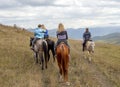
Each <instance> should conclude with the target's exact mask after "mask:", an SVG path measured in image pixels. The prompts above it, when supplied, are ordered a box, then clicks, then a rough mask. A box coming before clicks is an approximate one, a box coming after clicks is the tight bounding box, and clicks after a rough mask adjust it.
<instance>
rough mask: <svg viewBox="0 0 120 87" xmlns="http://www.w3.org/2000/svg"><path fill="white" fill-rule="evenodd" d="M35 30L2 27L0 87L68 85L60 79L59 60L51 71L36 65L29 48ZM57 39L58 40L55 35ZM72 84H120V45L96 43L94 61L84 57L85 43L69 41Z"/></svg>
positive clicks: (115, 86) (98, 86)
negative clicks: (83, 46)
mask: <svg viewBox="0 0 120 87" xmlns="http://www.w3.org/2000/svg"><path fill="white" fill-rule="evenodd" d="M30 36H33V34H32V33H30V32H27V31H25V30H20V29H19V30H18V29H15V28H13V27H10V26H0V87H66V86H64V85H63V84H62V83H59V82H58V72H59V70H58V66H57V62H55V63H53V59H52V58H51V59H50V61H49V63H48V69H47V70H43V71H42V70H41V66H40V64H35V61H34V58H33V52H32V51H31V50H30V48H29V37H30ZM52 39H53V40H55V41H56V39H54V38H52ZM69 44H70V47H71V54H70V55H71V60H70V64H69V81H70V83H71V86H70V87H120V46H119V45H110V44H106V43H101V42H98V43H97V42H96V47H95V53H94V55H93V56H92V62H91V63H89V62H88V60H86V59H84V57H83V53H82V51H81V50H82V42H81V41H79V40H69Z"/></svg>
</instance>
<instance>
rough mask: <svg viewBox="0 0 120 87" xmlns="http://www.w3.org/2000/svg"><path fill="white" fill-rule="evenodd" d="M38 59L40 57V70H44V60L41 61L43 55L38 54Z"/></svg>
mask: <svg viewBox="0 0 120 87" xmlns="http://www.w3.org/2000/svg"><path fill="white" fill-rule="evenodd" d="M39 57H40V60H41V62H42V70H44V59H43V54H42V53H40V54H39Z"/></svg>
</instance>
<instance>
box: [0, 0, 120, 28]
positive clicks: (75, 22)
mask: <svg viewBox="0 0 120 87" xmlns="http://www.w3.org/2000/svg"><path fill="white" fill-rule="evenodd" d="M119 15H120V2H119V0H89V1H88V0H29V1H28V0H1V3H0V22H1V23H5V24H14V23H16V24H18V25H20V26H22V27H35V25H37V24H38V23H44V24H45V25H47V26H48V27H49V28H55V27H57V24H58V23H59V22H63V23H64V24H65V26H66V27H86V26H87V27H88V26H93V27H94V26H101V25H110V24H111V25H112V23H116V24H119V22H120V21H119V20H120V16H119ZM114 25H115V24H114Z"/></svg>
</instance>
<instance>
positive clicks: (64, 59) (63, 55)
mask: <svg viewBox="0 0 120 87" xmlns="http://www.w3.org/2000/svg"><path fill="white" fill-rule="evenodd" d="M68 61H69V56H68V49H67V48H66V46H65V45H64V44H63V45H62V46H61V63H62V68H63V71H65V72H67V68H68ZM65 72H64V75H65Z"/></svg>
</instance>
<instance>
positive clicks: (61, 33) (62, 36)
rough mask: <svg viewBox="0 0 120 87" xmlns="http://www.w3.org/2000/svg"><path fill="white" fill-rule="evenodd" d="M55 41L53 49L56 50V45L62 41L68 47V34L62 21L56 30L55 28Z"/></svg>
mask: <svg viewBox="0 0 120 87" xmlns="http://www.w3.org/2000/svg"><path fill="white" fill-rule="evenodd" d="M56 33H57V39H58V40H57V43H56V44H55V51H56V47H57V46H58V45H59V44H60V43H61V42H64V43H65V44H66V45H67V46H68V47H70V46H69V44H68V41H67V40H68V34H67V31H66V30H65V29H64V25H63V24H62V23H60V24H59V26H58V30H57V32H56Z"/></svg>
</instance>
